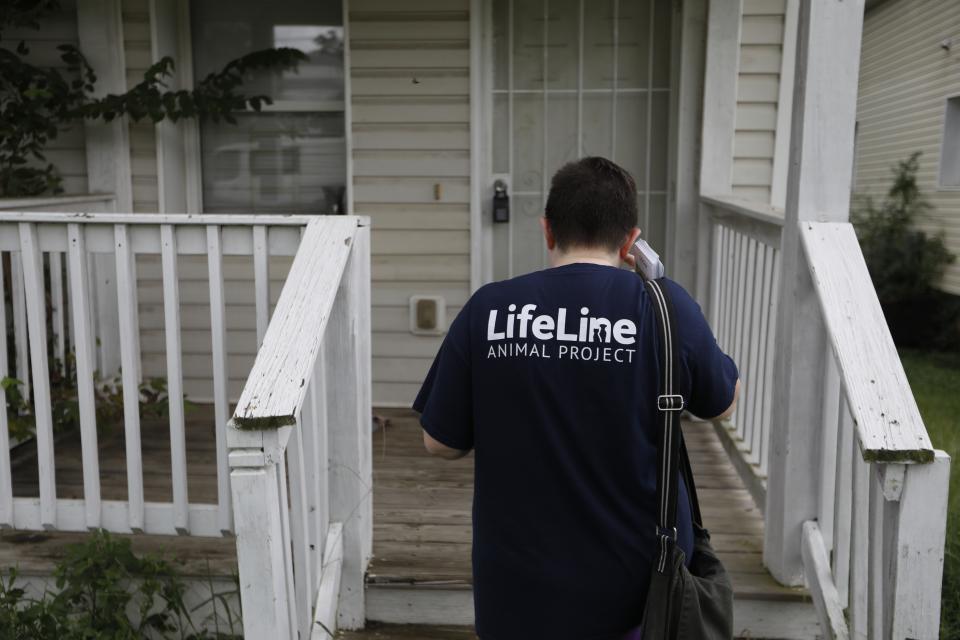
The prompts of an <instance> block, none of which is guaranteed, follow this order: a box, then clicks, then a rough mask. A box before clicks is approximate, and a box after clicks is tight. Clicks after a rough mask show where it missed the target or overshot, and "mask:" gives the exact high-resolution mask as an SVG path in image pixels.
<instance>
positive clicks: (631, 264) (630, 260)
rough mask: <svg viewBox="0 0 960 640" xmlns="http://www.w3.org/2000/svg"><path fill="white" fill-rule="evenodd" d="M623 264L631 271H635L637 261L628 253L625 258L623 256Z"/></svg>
mask: <svg viewBox="0 0 960 640" xmlns="http://www.w3.org/2000/svg"><path fill="white" fill-rule="evenodd" d="M623 262H624V264H626V265H627V266H629V267H630V268H631V269H633V270H634V271H636V270H637V259H636V258H634V257H633V256H632V255H630V254H629V253H628V254H626V255H625V256H623Z"/></svg>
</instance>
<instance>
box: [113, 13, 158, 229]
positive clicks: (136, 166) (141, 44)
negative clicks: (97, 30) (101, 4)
mask: <svg viewBox="0 0 960 640" xmlns="http://www.w3.org/2000/svg"><path fill="white" fill-rule="evenodd" d="M121 12H122V18H123V53H124V57H125V59H126V66H127V88H128V89H129V88H132V87H133V86H135V85H137V84H139V83H140V82H141V81H142V80H143V73H144V72H145V71H146V70H147V69H148V68H149V67H150V65H151V63H152V62H153V59H152V55H151V51H150V5H149V3H148V1H147V0H122V1H121ZM130 172H131V174H132V176H133V210H134V211H136V212H138V213H140V212H154V211H159V210H160V209H159V203H158V201H157V191H158V190H157V148H156V140H155V137H154V125H153V123H152V122H151V121H150V120H149V119H144V120H141V121H140V122H137V123H134V122H131V123H130Z"/></svg>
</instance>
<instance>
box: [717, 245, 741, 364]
mask: <svg viewBox="0 0 960 640" xmlns="http://www.w3.org/2000/svg"><path fill="white" fill-rule="evenodd" d="M736 260H737V234H736V233H734V231H733V229H731V228H729V227H727V268H726V271H727V273H726V276H727V277H726V278H725V280H726V288H725V290H724V292H723V298H724V301H725V303H724V309H723V343H722V344H721V345H720V346H721V347H723V350H724V351H726V352H727V353H732V351H731V350H732V348H733V341H732V337H733V311H734V308H733V307H734V305H733V301H734V297H735V292H736V286H735V285H736V277H737V273H736V268H735V266H736Z"/></svg>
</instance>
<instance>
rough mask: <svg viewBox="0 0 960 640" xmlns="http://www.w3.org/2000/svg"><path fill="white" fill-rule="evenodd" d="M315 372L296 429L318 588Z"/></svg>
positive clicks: (311, 562)
mask: <svg viewBox="0 0 960 640" xmlns="http://www.w3.org/2000/svg"><path fill="white" fill-rule="evenodd" d="M315 376H316V372H315V371H311V374H310V380H309V382H307V396H306V398H304V400H303V407H302V408H301V410H300V417H299V419H298V422H297V430H298V431H300V444H301V445H302V447H303V449H302V451H303V455H302V459H303V487H304V499H305V500H306V515H305V519H306V523H307V546H308V553H307V557H308V559H309V561H308V563H307V564H308V565H309V567H310V575H311V576H312V580H313V582H312V583H311V584H310V589H311V590H313V589H316V588H317V584H318V583H319V581H320V561H321V560H322V557H321V556H322V552H323V549H322V547H321V546H320V542H319V541H320V531H319V528H318V526H317V524H318V519H317V515H318V514H317V508H318V507H319V502H320V495H319V492H318V491H317V489H318V487H317V466H318V465H319V464H320V461H319V460H318V459H317V420H316V418H315V415H316V402H315V401H314V399H315V395H316V386H317V380H316V377H315Z"/></svg>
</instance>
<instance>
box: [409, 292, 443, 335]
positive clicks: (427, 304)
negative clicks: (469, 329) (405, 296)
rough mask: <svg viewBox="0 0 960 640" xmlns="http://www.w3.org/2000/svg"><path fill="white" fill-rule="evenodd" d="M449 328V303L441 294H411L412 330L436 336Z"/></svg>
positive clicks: (416, 332)
mask: <svg viewBox="0 0 960 640" xmlns="http://www.w3.org/2000/svg"><path fill="white" fill-rule="evenodd" d="M446 330H447V304H446V302H445V301H444V299H443V298H442V297H441V296H410V332H411V333H415V334H417V335H425V336H436V335H440V334H442V333H443V332H444V331H446Z"/></svg>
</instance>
